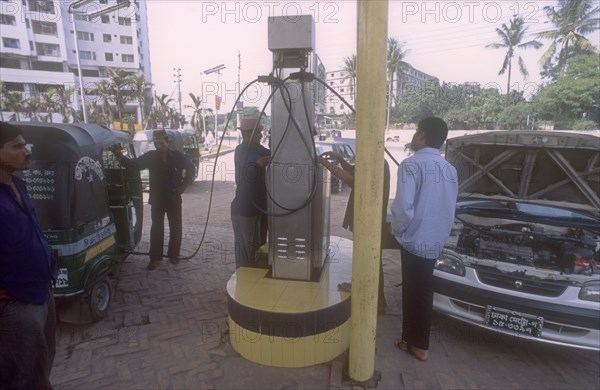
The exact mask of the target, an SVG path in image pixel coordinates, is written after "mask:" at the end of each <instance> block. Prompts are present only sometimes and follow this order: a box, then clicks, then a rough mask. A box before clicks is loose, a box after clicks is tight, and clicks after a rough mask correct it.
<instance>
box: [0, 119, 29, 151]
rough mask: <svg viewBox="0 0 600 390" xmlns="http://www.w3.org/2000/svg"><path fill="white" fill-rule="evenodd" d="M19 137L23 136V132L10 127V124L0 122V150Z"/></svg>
mask: <svg viewBox="0 0 600 390" xmlns="http://www.w3.org/2000/svg"><path fill="white" fill-rule="evenodd" d="M20 135H23V130H21V128H20V127H17V126H14V125H11V124H10V123H6V122H0V148H2V147H3V146H4V144H5V143H7V142H10V141H12V140H14V139H15V138H17V137H18V136H20Z"/></svg>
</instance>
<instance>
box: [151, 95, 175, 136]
mask: <svg viewBox="0 0 600 390" xmlns="http://www.w3.org/2000/svg"><path fill="white" fill-rule="evenodd" d="M172 101H173V99H171V98H170V97H169V96H168V95H166V94H164V93H163V94H162V95H160V96H158V95H156V94H155V95H154V108H153V109H152V117H153V120H154V121H155V122H156V124H157V125H158V124H160V125H161V126H162V128H163V129H166V128H167V123H168V122H169V104H170V103H171V102H172ZM157 127H158V126H157Z"/></svg>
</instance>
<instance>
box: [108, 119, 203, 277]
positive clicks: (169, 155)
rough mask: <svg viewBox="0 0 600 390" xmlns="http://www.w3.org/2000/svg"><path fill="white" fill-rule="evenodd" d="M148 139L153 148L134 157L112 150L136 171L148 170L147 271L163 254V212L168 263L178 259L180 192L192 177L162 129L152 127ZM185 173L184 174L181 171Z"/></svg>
mask: <svg viewBox="0 0 600 390" xmlns="http://www.w3.org/2000/svg"><path fill="white" fill-rule="evenodd" d="M152 140H153V142H154V147H155V148H156V150H151V151H149V152H147V153H144V154H143V155H141V156H140V157H138V158H136V159H127V158H125V157H123V155H122V153H121V151H120V150H119V149H114V150H113V152H114V153H115V155H116V156H117V158H119V160H120V161H122V162H126V161H129V162H133V163H134V164H135V165H136V167H137V168H138V169H140V170H143V169H148V171H149V173H150V179H149V186H150V197H149V199H148V203H149V204H150V206H151V207H150V216H151V218H152V226H151V227H150V263H148V267H147V269H148V270H154V269H156V266H157V265H158V264H159V262H160V261H161V260H162V257H163V246H164V245H163V240H164V234H165V214H166V215H167V219H168V220H169V231H170V235H169V247H168V249H167V255H168V256H169V260H170V261H171V263H173V264H175V263H177V262H178V261H179V251H180V250H181V238H182V234H183V225H182V221H181V219H182V215H181V204H182V199H181V194H183V192H184V191H185V189H186V188H187V186H188V185H190V184H191V182H192V181H193V180H194V173H195V167H194V164H193V163H192V161H191V160H190V159H189V158H188V157H187V156H186V155H185V154H183V153H181V152H180V151H178V150H172V149H169V137H168V134H167V132H166V131H165V130H155V131H154V133H152ZM183 172H185V176H184V174H183Z"/></svg>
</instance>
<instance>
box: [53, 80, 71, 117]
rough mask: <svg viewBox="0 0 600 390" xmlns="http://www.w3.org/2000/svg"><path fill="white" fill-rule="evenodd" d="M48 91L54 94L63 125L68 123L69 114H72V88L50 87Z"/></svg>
mask: <svg viewBox="0 0 600 390" xmlns="http://www.w3.org/2000/svg"><path fill="white" fill-rule="evenodd" d="M50 90H52V91H53V93H54V99H55V102H56V108H57V109H58V112H59V113H60V115H62V117H63V120H62V121H63V123H69V122H70V120H71V114H72V113H73V108H72V106H73V102H72V97H73V93H74V92H75V90H74V89H73V88H69V87H64V86H57V87H52V88H50ZM73 117H75V115H73Z"/></svg>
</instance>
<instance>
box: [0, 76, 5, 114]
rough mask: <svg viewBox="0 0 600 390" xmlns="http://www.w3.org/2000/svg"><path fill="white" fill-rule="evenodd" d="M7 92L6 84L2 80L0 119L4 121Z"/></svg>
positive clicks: (0, 85) (0, 86)
mask: <svg viewBox="0 0 600 390" xmlns="http://www.w3.org/2000/svg"><path fill="white" fill-rule="evenodd" d="M5 94H6V86H5V85H4V82H3V81H2V80H0V121H4V95H5Z"/></svg>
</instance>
